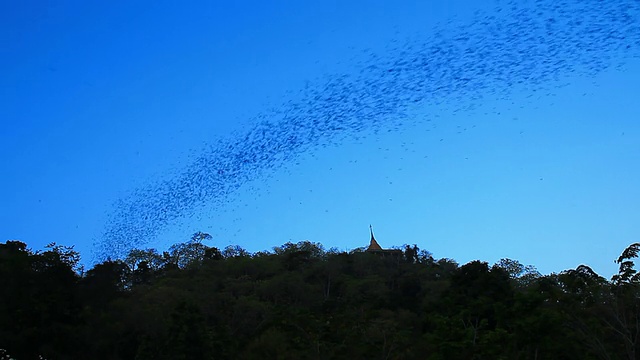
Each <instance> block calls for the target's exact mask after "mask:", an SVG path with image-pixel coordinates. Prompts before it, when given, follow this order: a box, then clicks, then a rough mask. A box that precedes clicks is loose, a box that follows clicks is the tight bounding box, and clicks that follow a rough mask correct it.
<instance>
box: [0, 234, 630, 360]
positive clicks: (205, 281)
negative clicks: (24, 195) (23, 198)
mask: <svg viewBox="0 0 640 360" xmlns="http://www.w3.org/2000/svg"><path fill="white" fill-rule="evenodd" d="M209 238H210V237H209V236H208V235H207V234H204V233H197V234H195V235H194V236H193V238H192V239H191V241H188V242H186V243H182V244H177V245H174V246H172V247H171V248H170V249H169V251H167V252H164V253H159V252H157V251H156V250H154V249H146V250H142V249H136V250H133V251H131V252H130V253H129V256H127V257H126V258H125V259H117V260H112V259H110V260H107V261H104V262H102V263H99V264H96V265H95V266H94V267H93V268H92V269H90V270H88V271H86V272H85V271H84V270H83V269H82V268H81V267H79V266H78V264H79V257H78V254H77V253H76V252H75V251H74V250H73V248H68V247H64V246H57V245H55V244H51V245H50V246H48V247H47V249H46V250H45V251H37V252H34V251H32V250H29V249H28V248H27V246H26V244H24V243H22V242H19V241H7V242H6V243H4V244H0V288H1V289H2V291H1V292H0V349H5V351H6V352H7V353H8V354H11V355H12V356H13V357H15V358H16V359H20V360H24V359H35V358H38V356H43V357H44V358H47V359H81V358H84V359H138V360H142V359H171V360H176V359H338V358H352V359H532V360H533V359H536V360H538V359H539V360H542V359H554V360H555V359H630V360H631V359H633V360H635V359H636V358H637V354H638V353H639V350H640V349H639V346H638V340H639V331H640V325H639V321H640V298H639V295H640V275H639V274H637V273H636V271H635V269H634V263H633V259H634V258H636V257H637V255H638V252H639V250H640V244H637V243H636V244H633V245H631V246H629V247H628V248H627V249H626V250H624V252H623V253H622V255H621V256H620V258H619V259H617V260H616V262H617V263H618V264H619V265H620V272H619V273H618V274H617V275H615V276H614V277H613V278H612V279H611V281H607V280H606V279H604V278H602V277H601V276H599V275H597V274H596V273H594V272H593V271H592V270H591V269H590V268H589V267H587V266H584V265H581V266H579V267H578V268H576V269H574V270H567V271H564V272H561V273H559V274H551V275H546V276H542V275H540V274H539V273H538V272H537V271H535V269H534V268H532V267H526V266H523V265H521V264H520V263H519V262H517V261H514V260H509V259H503V260H501V261H500V262H498V263H497V264H495V265H493V266H490V265H489V264H487V263H486V262H481V261H473V262H470V263H468V264H465V265H462V266H459V265H458V264H457V263H456V262H454V261H453V260H450V259H439V260H437V259H434V258H433V257H432V256H431V255H430V254H429V253H428V252H426V251H421V250H420V249H418V248H417V247H416V246H415V245H414V246H406V245H405V246H404V248H403V249H402V251H401V252H395V253H386V254H381V253H378V254H373V253H368V252H366V251H362V250H356V251H352V252H349V253H346V252H339V251H336V250H333V249H332V250H325V249H323V247H322V246H321V245H320V244H317V243H311V242H300V243H297V244H293V243H287V244H284V245H282V246H280V247H276V248H274V249H273V251H271V252H259V253H255V254H250V253H248V252H247V251H245V250H244V249H242V248H240V247H237V246H230V247H227V248H225V249H223V250H220V249H217V248H215V247H209V246H206V245H204V244H203V241H205V240H209ZM2 351H3V350H0V352H2Z"/></svg>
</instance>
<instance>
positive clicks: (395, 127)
mask: <svg viewBox="0 0 640 360" xmlns="http://www.w3.org/2000/svg"><path fill="white" fill-rule="evenodd" d="M478 3H481V4H478ZM599 3H600V2H597V1H589V0H587V1H584V0H583V1H564V2H556V1H551V0H549V1H546V0H539V1H518V0H516V1H513V2H507V1H487V2H478V1H466V0H455V1H451V0H434V1H422V2H418V1H370V0H367V1H364V0H362V1H325V0H323V1H313V2H312V1H299V2H293V1H268V2H265V1H244V2H211V1H192V2H189V3H188V4H178V2H169V1H153V2H152V1H138V2H131V1H113V2H108V3H104V4H89V3H87V2H81V1H54V0H52V1H42V0H39V1H28V0H27V1H18V2H5V3H3V4H2V5H0V66H1V67H2V69H3V75H2V76H1V77H0V154H2V156H1V157H0V169H1V171H2V173H1V176H0V240H3V241H4V240H8V239H20V240H22V241H25V242H27V243H28V244H29V245H30V246H31V247H32V248H34V249H40V248H42V247H43V246H44V245H45V244H47V243H49V242H57V243H60V244H65V245H75V246H76V248H77V249H78V250H80V251H81V253H82V254H83V256H84V258H85V259H91V258H94V257H98V258H99V257H100V256H104V255H105V254H107V253H109V252H110V249H111V247H113V249H117V251H120V250H122V249H123V248H127V247H129V246H139V247H157V248H159V249H164V248H166V247H167V246H168V245H171V244H173V243H176V242H180V241H184V240H187V239H188V238H189V237H190V235H191V234H192V233H194V232H196V231H205V232H208V233H210V234H212V235H213V240H212V241H211V242H210V243H209V244H208V245H210V246H217V247H224V246H227V245H229V244H239V245H241V246H243V247H245V248H247V249H248V250H250V251H259V250H264V249H270V248H272V247H273V246H277V245H280V244H282V243H284V242H287V241H292V242H297V241H300V240H311V241H314V242H321V243H322V244H324V245H325V246H326V247H327V248H329V247H337V248H339V249H343V250H348V249H353V248H356V247H360V246H365V245H367V244H368V235H369V234H368V226H369V224H372V225H373V227H374V231H375V233H376V237H377V239H378V241H379V242H380V244H381V245H382V246H383V247H391V246H399V245H402V244H405V243H407V244H414V243H415V244H417V245H418V246H419V247H420V248H422V249H426V250H429V251H431V252H432V253H433V255H434V256H435V257H437V258H442V257H448V258H453V259H455V260H457V261H458V262H460V263H465V262H468V261H470V260H474V259H481V260H485V261H489V262H490V263H493V262H495V261H497V260H499V259H500V258H504V257H508V258H512V259H517V260H519V261H520V262H522V263H524V264H533V265H535V266H537V267H538V269H539V270H540V271H541V272H543V273H550V272H559V271H562V270H565V269H568V268H575V267H576V266H577V265H579V264H582V263H585V264H588V265H590V266H592V267H593V268H594V270H596V271H597V272H598V273H600V274H602V275H604V276H606V277H609V276H610V275H611V274H612V273H613V272H614V271H615V270H616V265H615V264H614V263H613V260H614V259H615V258H617V257H618V255H619V254H620V253H621V252H622V250H623V249H624V248H625V247H626V246H628V245H629V244H631V243H633V242H636V241H640V188H639V187H638V184H639V183H640V166H638V165H640V121H639V120H638V119H640V106H638V103H637V94H638V90H640V89H639V85H638V84H640V60H639V56H638V55H639V54H640V35H639V34H640V29H639V25H637V24H640V21H638V19H640V16H639V11H638V8H639V6H640V5H638V4H637V2H636V1H625V0H612V1H611V2H608V3H607V4H599ZM614 3H615V4H614ZM551 4H558V5H557V6H558V7H561V9H560V10H558V8H557V7H555V5H554V6H552V5H551ZM621 5H625V6H627V7H628V8H626V10H625V11H626V12H625V14H627V15H629V16H630V18H629V19H630V20H628V24H631V25H630V26H628V27H620V26H619V24H617V23H615V21H618V20H611V18H609V17H608V16H614V15H615V16H616V19H617V18H620V16H618V15H616V14H614V15H611V14H609V13H608V12H607V11H603V9H602V8H598V6H600V7H604V8H605V9H604V10H611V11H622V10H619V9H621V8H624V7H623V6H621ZM609 7H610V9H609ZM532 9H533V10H536V11H537V9H543V10H540V11H541V12H540V14H541V15H539V17H540V21H541V22H542V21H546V20H544V19H546V18H547V17H548V18H549V19H553V21H551V23H552V24H551V25H549V23H546V24H547V25H544V26H556V28H553V31H552V32H551V35H549V33H547V34H544V33H542V34H537V35H536V34H535V31H532V32H528V31H527V29H529V28H530V29H533V30H536V29H538V30H539V28H544V26H543V25H541V26H540V27H539V28H538V27H536V26H538V25H536V24H534V23H535V18H534V20H533V22H531V18H532V16H531V14H536V12H535V11H531V10H532ZM486 19H488V20H486ZM527 19H528V20H527ZM576 19H583V20H584V23H583V22H580V23H576V22H575V21H577V20H576ZM527 21H529V22H527ZM556 24H560V25H556ZM563 24H564V25H563ZM634 24H636V25H634ZM502 27H504V28H505V30H501V29H502ZM516 27H517V30H518V31H515V32H514V33H515V34H514V35H513V36H512V38H513V39H512V40H513V41H512V40H511V39H502V38H500V34H501V33H504V34H508V33H509V31H511V30H509V29H516ZM582 27H584V29H585V30H584V31H585V33H584V36H582V34H581V33H580V31H582V30H579V31H578V30H575V29H582ZM615 29H622V30H615ZM614 30H615V31H618V32H617V33H615V34H613V32H614ZM467 31H468V32H470V34H471V35H472V36H471V39H466V40H465V39H462V37H461V36H459V35H460V34H463V33H465V32H467ZM594 34H595V35H594ZM602 34H605V35H606V36H605V35H602ZM476 35H477V36H476ZM601 35H602V36H601ZM492 36H493V37H492ZM599 36H600V37H599ZM559 39H560V40H559ZM593 39H595V40H594V41H590V40H593ZM611 39H612V40H611ZM605 40H606V41H605ZM579 41H584V43H579V44H577V45H576V42H579ZM495 44H504V45H505V48H499V49H496V48H495V46H494V45H495ZM528 44H533V45H531V46H529V45H528ZM511 45H513V47H509V46H511ZM547 45H548V47H549V49H546V47H545V50H540V49H541V48H542V46H547ZM556 45H558V46H556ZM564 45H566V46H564ZM435 46H439V47H440V48H443V49H447V48H451V47H452V46H453V48H455V49H463V50H465V49H466V50H470V51H471V50H473V51H474V52H473V54H476V55H468V54H467V53H465V52H464V51H462V52H460V53H456V54H455V56H450V55H442V52H438V53H437V54H436V53H433V54H425V51H426V50H425V49H433V48H435ZM554 46H555V47H554ZM518 47H521V49H519V48H518ZM552 47H554V50H553V51H552V50H550V48H552ZM478 51H480V52H482V51H484V52H485V53H486V56H479V55H477V54H478ZM546 51H549V53H547V52H546ZM551 53H553V54H554V56H555V57H553V58H552V57H550V56H547V55H548V54H551ZM473 56H478V57H477V58H475V57H473ZM514 56H521V59H522V60H513V57H514ZM418 57H420V58H421V59H428V60H429V61H426V62H425V64H428V66H430V68H429V70H425V69H424V67H423V68H420V69H415V68H411V69H410V70H407V69H409V68H408V67H403V66H404V65H400V66H398V67H397V68H402V69H404V70H403V72H400V71H398V70H396V69H397V68H394V69H393V71H392V69H391V68H390V67H389V69H388V70H387V68H386V67H388V65H389V64H393V63H395V64H400V63H401V61H400V60H401V59H404V58H407V59H410V58H418ZM453 59H455V61H454V60H453ZM525 60H526V61H525ZM529 60H530V61H531V62H530V63H529ZM465 61H468V63H467V64H466V65H465ZM521 63H522V64H524V63H526V64H528V65H527V66H529V65H531V64H533V65H531V66H532V68H531V69H528V68H526V67H522V68H521V67H519V65H518V64H521ZM543 63H544V65H540V66H538V65H537V64H543ZM514 64H516V65H514ZM470 65H473V66H470ZM375 66H378V67H380V68H382V70H380V71H378V70H376V67H375ZM371 69H373V70H371ZM397 73H400V74H401V75H399V76H400V77H402V76H403V75H402V74H404V75H406V76H408V77H409V78H410V80H398V79H397V78H391V76H392V75H391V74H393V75H395V74H397ZM436 73H437V74H439V75H438V76H435V75H434V74H436ZM451 73H453V74H451ZM460 74H462V75H460ZM342 75H348V77H346V78H345V79H346V80H342V82H340V81H339V80H337V79H341V76H342ZM459 75H460V76H459ZM461 77H463V78H464V77H468V78H470V79H471V80H469V81H467V80H465V82H463V83H460V82H459V81H460V80H459V79H461ZM447 79H449V80H447ZM452 79H454V80H455V84H457V85H455V84H453V83H454V81H453V80H452ZM419 82H420V84H425V85H421V86H422V87H421V88H420V91H422V92H417V90H416V92H410V90H407V88H406V86H405V85H406V84H411V83H419ZM327 84H329V85H327ZM336 84H338V85H336ZM381 84H390V85H389V89H388V91H387V90H384V89H383V90H380V89H382V88H383V87H381V86H380V85H381ZM460 84H461V85H460ZM401 85H402V87H401ZM454 85H455V86H454ZM327 89H328V90H327ZM335 89H338V90H335ZM374 89H377V90H374ZM424 89H427V90H429V92H428V93H427V92H426V90H424ZM411 91H413V90H411ZM327 93H336V94H341V93H344V94H347V96H353V97H354V98H356V97H360V98H364V99H365V100H367V101H368V100H372V101H373V100H375V101H379V102H377V103H376V104H377V105H375V106H372V109H373V110H375V111H377V110H381V109H382V110H381V111H380V112H379V113H376V114H374V115H371V116H366V117H363V115H362V113H361V112H359V111H360V110H361V109H355V110H354V107H355V105H354V104H355V103H354V102H352V100H340V102H336V101H337V100H335V98H334V99H333V100H327V99H324V98H323V99H320V100H318V98H316V97H314V96H316V95H317V94H327ZM402 94H408V95H407V96H406V98H405V97H403V96H400V95H402ZM314 99H315V100H314ZM349 99H350V98H349ZM407 99H409V100H407ZM317 104H322V106H320V107H318V106H316V105H317ZM342 107H344V109H343V108H342ZM347 108H348V109H347ZM336 109H339V110H336ZM347 110H348V111H347ZM349 111H352V112H349ZM287 114H289V115H287ZM290 114H294V115H295V114H297V115H295V116H293V115H290ZM300 114H308V116H307V115H305V116H301V115H300ZM345 114H347V115H345ZM349 114H351V115H349ZM323 116H325V117H331V118H332V119H333V120H332V121H333V123H332V124H333V125H331V126H329V127H323V128H318V127H315V125H314V124H315V123H314V119H323ZM349 116H351V117H353V118H349ZM354 118H357V119H355V120H354ZM365 118H366V120H362V119H365ZM290 119H294V120H290ZM336 119H337V120H336ZM356 120H358V121H360V123H358V124H356V125H354V124H355V123H356V122H357V121H356ZM260 124H262V125H260ZM335 124H343V125H344V127H342V125H340V126H339V127H336V126H334V125H335ZM261 126H262V127H266V129H267V132H266V133H267V139H266V140H265V139H262V140H252V139H253V138H252V139H248V140H243V139H244V138H245V137H246V135H247V134H257V133H259V131H258V130H256V129H260V127H261ZM314 128H315V129H317V130H318V129H319V130H318V131H317V133H314V134H315V135H313V139H314V140H308V138H307V137H305V136H306V135H300V134H302V132H305V133H304V134H307V133H308V132H309V131H313V129H314ZM289 134H294V135H296V136H298V137H297V138H296V139H302V140H299V143H296V144H294V145H291V146H290V147H289V146H285V148H282V147H279V148H278V149H279V150H278V151H277V152H276V151H275V150H274V149H275V148H269V149H270V154H269V155H268V156H267V155H265V158H268V159H267V160H259V159H258V160H256V159H255V154H254V153H253V152H252V151H254V150H255V148H259V147H251V146H253V145H251V146H249V147H244V145H241V144H244V143H247V142H248V143H251V144H265V141H267V140H268V144H273V143H277V144H280V145H282V144H288V142H287V141H288V140H283V138H282V137H283V136H288V135H289ZM315 139H317V140H315ZM261 141H262V142H261ZM239 144H240V145H239ZM280 145H279V146H280ZM269 146H271V145H269ZM246 149H249V150H246ZM272 155H273V156H272ZM248 156H251V159H250V160H246V159H245V158H247V157H248ZM258 158H259V156H258ZM237 161H240V162H241V163H247V164H249V165H246V167H243V166H245V165H242V166H239V167H234V166H235V165H233V164H229V163H230V162H237ZM202 164H204V165H202ZM221 164H223V165H221ZM224 164H227V165H224ZM229 168H236V169H240V170H239V172H237V173H233V174H232V175H228V174H227V170H228V169H229ZM194 169H195V170H194ZM177 184H179V185H177ZM165 209H169V210H168V212H167V213H168V215H165ZM141 219H143V220H141ZM114 251H116V250H114Z"/></svg>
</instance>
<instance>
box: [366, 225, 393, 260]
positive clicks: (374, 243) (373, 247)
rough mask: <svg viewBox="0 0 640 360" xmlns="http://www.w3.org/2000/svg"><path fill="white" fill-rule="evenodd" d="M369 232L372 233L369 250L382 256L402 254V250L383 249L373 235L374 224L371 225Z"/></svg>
mask: <svg viewBox="0 0 640 360" xmlns="http://www.w3.org/2000/svg"><path fill="white" fill-rule="evenodd" d="M369 232H370V233H371V241H370V242H369V247H368V248H367V250H366V251H367V252H370V253H373V254H377V255H380V256H402V250H398V249H383V248H382V246H380V244H378V241H376V238H375V236H373V226H371V225H369Z"/></svg>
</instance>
